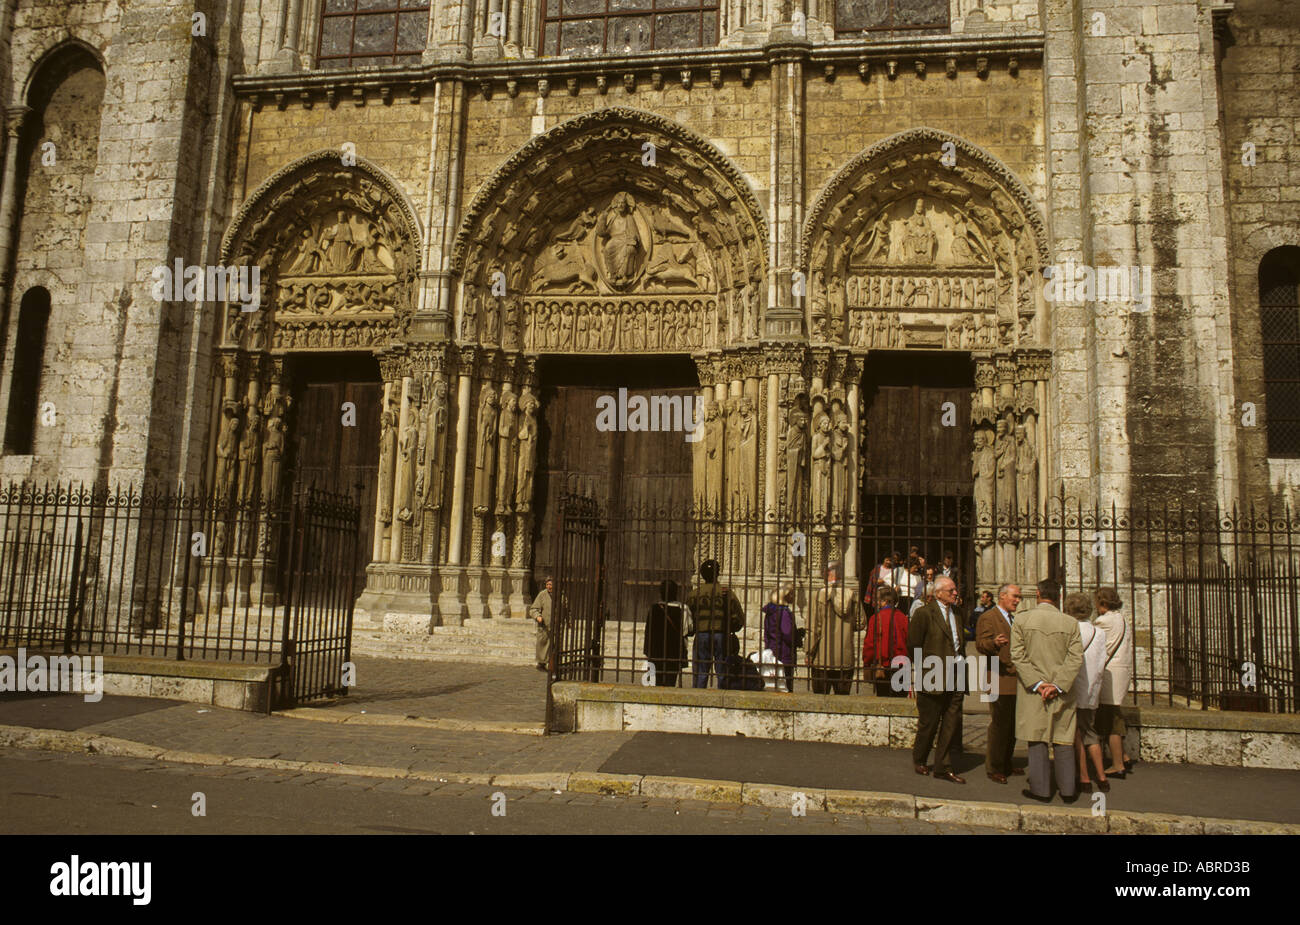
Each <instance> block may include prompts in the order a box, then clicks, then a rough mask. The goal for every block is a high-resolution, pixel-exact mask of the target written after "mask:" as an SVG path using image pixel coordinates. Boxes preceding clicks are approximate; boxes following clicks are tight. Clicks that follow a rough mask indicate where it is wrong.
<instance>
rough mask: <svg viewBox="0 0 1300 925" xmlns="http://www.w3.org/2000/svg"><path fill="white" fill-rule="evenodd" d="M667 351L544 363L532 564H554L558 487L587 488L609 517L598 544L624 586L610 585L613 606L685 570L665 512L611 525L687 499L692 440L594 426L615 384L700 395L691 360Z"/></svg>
mask: <svg viewBox="0 0 1300 925" xmlns="http://www.w3.org/2000/svg"><path fill="white" fill-rule="evenodd" d="M683 359H684V358H683ZM674 360H675V358H665V361H664V362H663V363H662V364H656V363H654V362H649V363H647V362H645V361H641V362H640V363H638V362H637V361H631V362H627V361H626V358H624V360H621V361H620V365H618V366H610V365H606V364H600V363H593V364H587V365H586V366H577V367H575V365H574V364H572V363H567V362H566V367H565V368H564V369H561V370H554V369H553V370H551V371H550V372H551V376H550V377H548V375H547V370H546V367H545V366H544V367H543V376H542V388H541V399H542V413H541V427H540V432H539V443H538V458H539V461H540V466H539V472H538V477H537V479H536V486H537V488H536V491H537V496H536V498H535V499H534V502H533V510H534V511H535V512H536V514H537V516H536V517H535V519H534V540H535V545H534V555H533V574H534V576H535V577H536V578H538V579H539V580H540V579H541V578H542V577H543V576H544V575H547V574H550V573H552V572H553V570H554V569H555V566H556V564H557V563H556V529H557V518H558V517H559V512H560V503H561V499H562V498H563V497H564V495H565V494H578V495H583V496H586V497H590V498H593V499H594V500H595V501H596V503H597V504H598V505H599V506H600V509H601V510H602V511H603V512H605V513H606V515H607V517H608V518H609V522H610V523H611V525H613V526H615V527H616V529H614V530H611V531H610V541H609V542H608V543H607V544H606V547H605V567H606V570H607V572H609V573H610V574H617V575H618V576H620V577H619V579H618V581H619V583H620V586H621V585H627V588H621V587H620V588H618V589H610V602H611V606H613V601H615V600H617V599H619V598H620V597H624V596H626V595H627V594H628V593H631V592H634V589H641V590H640V591H635V593H632V596H633V597H635V598H638V599H639V598H640V597H641V596H643V594H648V593H650V592H649V589H651V588H657V587H658V583H659V581H661V580H662V579H664V578H676V579H678V580H681V575H680V574H679V573H681V572H683V571H684V572H685V573H686V574H689V571H690V554H691V547H690V542H689V541H688V539H687V538H684V537H681V536H670V535H669V530H668V527H669V522H668V520H667V519H663V520H662V521H661V523H662V526H661V527H652V526H651V523H652V521H659V518H657V517H656V518H647V519H646V520H645V521H644V522H643V523H644V525H645V526H646V529H645V530H638V531H632V530H628V529H626V528H617V527H618V523H619V521H620V519H622V518H625V517H626V515H628V514H631V513H634V512H637V511H646V510H650V511H656V512H657V511H660V510H662V511H665V512H673V513H676V514H678V515H679V516H680V515H681V514H682V512H684V511H685V510H687V509H688V508H689V506H690V504H691V500H692V497H691V493H692V487H693V483H692V478H693V475H692V473H693V455H692V453H693V449H694V446H695V444H694V443H691V442H689V441H687V440H686V436H687V435H686V433H685V432H683V431H679V430H678V431H674V430H661V431H648V432H647V431H629V430H601V429H598V428H597V424H596V422H597V415H598V407H599V406H598V402H599V401H600V399H601V398H602V397H603V396H611V397H612V398H613V400H614V401H615V402H617V400H618V390H619V388H620V387H623V388H626V389H627V390H628V397H629V398H630V397H631V396H633V395H643V396H647V397H649V396H651V395H654V396H661V397H668V398H670V399H678V400H683V399H690V401H692V402H694V401H695V400H696V397H697V396H698V395H699V388H698V386H696V385H694V384H692V381H693V380H694V378H695V374H694V368H693V366H692V365H691V364H690V363H689V361H685V362H674ZM557 373H558V375H557ZM548 378H550V379H551V381H550V382H548ZM556 379H559V381H558V382H557V381H555V380H556ZM584 379H585V380H586V381H583V380H584ZM566 380H567V381H566ZM575 380H577V381H575ZM633 535H635V536H637V537H638V540H637V542H636V543H629V542H624V541H623V540H624V539H625V538H626V537H628V536H633ZM615 569H617V571H615ZM655 599H657V597H656V598H655ZM633 609H634V608H633Z"/></svg>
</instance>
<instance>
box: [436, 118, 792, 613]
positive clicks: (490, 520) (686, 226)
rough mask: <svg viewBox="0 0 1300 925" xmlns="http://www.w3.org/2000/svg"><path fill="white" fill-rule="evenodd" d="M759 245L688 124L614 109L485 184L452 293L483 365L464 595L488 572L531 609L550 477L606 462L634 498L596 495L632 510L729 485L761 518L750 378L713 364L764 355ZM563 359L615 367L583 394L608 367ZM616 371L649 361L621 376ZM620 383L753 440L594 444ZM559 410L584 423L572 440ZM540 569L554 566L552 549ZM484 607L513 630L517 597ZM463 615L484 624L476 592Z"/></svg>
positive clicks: (742, 196) (565, 131)
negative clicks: (527, 594)
mask: <svg viewBox="0 0 1300 925" xmlns="http://www.w3.org/2000/svg"><path fill="white" fill-rule="evenodd" d="M766 240H767V224H766V221H765V219H764V217H763V215H762V212H761V210H760V208H759V205H758V202H757V200H756V199H755V197H754V194H753V192H752V191H751V189H750V186H749V184H748V183H747V182H746V180H745V178H744V177H743V176H742V175H741V173H740V172H739V171H738V170H737V169H736V167H735V166H734V165H733V164H732V163H731V162H730V161H729V160H728V159H727V158H726V157H725V156H724V155H723V154H722V153H721V152H719V151H718V150H717V149H716V148H715V147H714V146H713V145H711V144H709V143H708V142H707V141H706V140H704V139H702V138H700V137H698V136H696V135H694V134H693V133H691V132H689V131H687V130H686V129H684V128H683V127H681V126H680V125H677V124H676V123H673V122H671V121H670V120H667V119H664V118H662V117H660V116H656V115H653V114H650V113H645V112H639V111H637V110H632V109H627V108H622V107H611V108H609V109H604V110H601V111H599V112H594V113H589V114H586V115H583V116H580V117H578V118H575V119H573V120H571V121H569V122H565V123H563V124H561V125H559V126H557V127H556V128H554V129H553V130H551V131H550V132H547V133H546V134H544V135H541V136H539V137H538V138H536V139H534V140H533V141H531V142H529V143H528V144H527V145H525V146H524V147H523V148H521V149H520V150H519V151H518V152H516V153H515V154H514V155H513V156H512V157H511V158H509V159H508V160H507V161H506V162H505V163H504V164H502V165H501V167H500V168H499V169H498V170H497V171H495V172H494V173H493V174H492V176H491V177H489V178H488V179H487V181H486V182H485V183H484V184H483V185H482V187H481V188H480V189H479V191H478V193H477V194H476V195H475V197H474V199H473V200H472V202H471V204H470V206H469V208H468V209H467V211H466V214H465V218H464V221H463V223H462V226H461V229H460V232H459V234H458V235H457V238H456V241H455V244H454V246H453V249H452V254H451V267H452V272H453V273H454V274H455V275H456V276H457V277H458V278H459V289H458V302H457V305H458V310H457V312H456V316H455V319H454V320H455V325H454V330H455V333H456V338H457V340H458V341H459V343H460V344H461V347H462V358H465V357H471V356H472V358H473V359H472V363H471V365H469V366H466V365H465V364H464V363H462V372H463V373H466V374H467V379H468V381H467V382H466V383H465V385H464V386H463V388H465V390H466V392H465V398H466V405H467V408H468V409H469V410H470V413H471V415H472V417H473V420H472V422H471V421H467V422H466V427H465V433H464V439H465V442H464V450H463V455H464V462H463V465H464V467H465V472H464V491H463V492H462V493H461V494H462V496H463V497H464V498H465V501H464V502H463V510H462V511H461V512H460V515H459V516H460V517H461V518H463V522H462V529H463V530H464V532H465V533H466V534H467V535H468V537H469V540H468V543H467V544H466V545H467V547H468V548H467V549H465V550H464V555H463V556H462V558H463V560H464V561H463V563H462V562H461V561H458V560H457V558H456V554H457V553H458V552H459V550H458V549H457V548H456V544H455V543H453V544H452V550H451V553H452V555H451V557H450V559H451V562H452V563H453V564H457V565H461V564H463V565H464V566H466V567H468V568H469V570H470V573H471V577H470V579H469V580H470V584H471V591H472V590H473V584H474V581H475V579H474V577H473V575H474V572H475V570H474V567H475V566H485V567H486V568H487V570H488V571H487V573H486V575H487V578H488V581H489V582H492V571H491V570H492V569H493V568H494V567H500V566H505V567H506V569H507V574H511V573H513V574H511V577H512V586H513V587H514V588H515V592H514V594H513V595H512V596H511V599H510V601H509V605H508V606H509V610H511V611H514V610H516V609H519V607H520V606H521V604H522V601H523V600H524V597H523V590H522V585H521V584H519V582H523V581H526V579H527V578H528V577H529V575H530V573H531V571H532V569H533V567H534V566H535V565H537V566H541V565H545V564H547V563H545V562H541V561H539V560H538V559H537V558H535V553H534V550H535V549H536V547H537V546H538V543H539V542H540V540H539V538H538V536H537V527H536V525H537V524H538V523H544V524H551V523H553V518H552V517H550V516H549V513H550V512H549V507H550V506H553V505H554V503H556V502H557V501H558V492H557V491H556V490H554V486H551V485H549V481H550V480H549V474H550V473H549V472H543V471H541V470H542V469H543V468H546V469H554V470H556V471H563V472H565V473H566V474H567V475H568V476H570V477H572V476H575V475H576V476H577V478H578V481H579V482H582V481H583V479H584V475H585V470H584V469H583V466H584V465H592V464H594V463H592V462H591V460H595V459H600V460H601V461H602V462H601V464H602V465H607V464H609V465H612V467H613V468H615V469H616V470H618V472H619V475H618V476H617V478H616V480H622V481H619V485H623V484H624V483H626V484H627V485H628V486H631V485H636V486H638V488H637V490H636V491H635V492H633V491H628V492H623V491H622V490H621V489H619V488H618V487H617V486H615V487H610V486H612V485H613V483H610V482H608V480H606V481H604V482H602V481H601V480H600V479H587V480H586V481H587V482H588V483H590V482H597V483H600V484H604V485H605V486H606V488H610V492H612V497H616V498H619V499H620V500H622V501H626V500H627V499H628V498H630V497H631V496H633V495H635V496H636V497H638V498H642V499H644V498H653V497H656V496H657V494H658V492H657V490H656V489H655V487H654V485H652V484H651V483H653V482H654V481H655V480H656V479H658V480H661V481H662V483H663V484H662V486H661V487H662V488H663V492H662V496H663V498H665V499H669V498H672V499H674V500H677V501H685V502H686V503H687V504H689V503H690V502H691V501H693V500H699V499H700V497H701V492H702V491H703V485H704V484H705V483H708V484H709V485H711V486H713V493H714V495H715V496H716V497H721V496H722V491H721V489H722V487H723V484H724V481H725V483H726V488H727V490H728V492H729V493H731V494H732V495H734V496H735V497H737V498H743V499H744V501H745V503H746V504H749V505H753V504H755V503H757V500H758V497H757V491H758V485H759V480H758V472H759V466H760V460H759V453H758V450H757V447H758V440H757V436H758V435H757V430H756V427H755V423H756V416H757V412H758V409H759V408H760V407H761V406H760V403H759V393H758V375H757V370H756V369H755V370H754V371H753V372H754V377H753V379H752V381H750V382H749V383H743V382H741V381H737V382H736V383H735V384H734V386H733V383H732V381H731V379H733V378H735V379H739V377H737V376H734V375H730V374H731V373H734V369H732V368H730V367H729V368H728V374H729V375H728V378H727V379H725V380H723V379H720V378H719V377H720V376H721V375H722V364H721V363H720V362H716V360H717V358H719V357H721V356H722V355H723V354H724V353H728V352H734V351H738V350H745V349H747V348H751V347H755V346H756V345H757V343H758V340H759V332H760V330H761V327H762V314H763V310H764V304H763V303H764V294H765V292H766V280H767V272H768V268H767V266H766V262H765V242H766ZM562 356H570V357H573V358H574V359H575V360H576V359H577V358H579V357H586V358H590V359H591V360H593V361H594V360H595V359H596V358H601V357H603V358H606V359H605V360H604V365H603V366H601V367H600V370H601V371H600V372H599V373H597V372H592V373H591V377H589V378H590V381H588V380H587V379H584V378H582V371H583V370H597V367H596V366H593V365H592V363H591V362H574V363H560V362H556V361H555V360H552V359H547V360H546V362H539V361H541V360H543V359H544V358H552V357H562ZM609 357H638V358H640V359H638V361H637V362H636V363H631V364H625V366H624V367H622V370H623V372H620V371H619V370H620V367H619V366H618V364H616V363H615V364H612V365H611V364H610V363H609V361H608V358H609ZM557 370H563V371H564V373H563V375H560V374H558V373H557V372H556V371H557ZM657 370H659V371H662V375H659V376H658V377H657V378H656V371H657ZM624 374H625V375H626V376H627V377H629V378H627V383H626V384H627V385H628V386H631V387H632V388H633V389H634V390H635V389H639V390H641V391H643V392H651V393H656V394H658V393H664V394H665V395H670V396H673V397H676V399H677V401H679V402H681V401H683V399H685V400H686V401H685V402H684V403H685V404H686V405H688V406H689V405H692V404H695V405H697V406H698V405H702V406H703V407H699V412H698V416H699V420H701V421H703V420H704V419H705V417H706V416H708V418H709V420H710V422H714V421H719V420H723V421H725V420H727V419H728V418H730V419H731V421H730V425H729V426H730V429H732V430H736V431H737V432H738V431H739V429H740V428H741V425H742V422H748V430H747V431H746V433H747V434H749V438H748V439H746V440H739V439H738V440H735V441H730V442H728V441H725V440H724V439H723V437H722V435H723V433H724V432H725V431H724V430H723V429H720V428H719V427H718V426H716V424H712V423H711V425H710V427H709V429H708V430H709V433H710V434H712V435H713V436H712V437H711V438H710V439H709V440H702V441H699V442H698V443H696V442H690V443H685V442H684V441H683V434H681V433H677V434H670V433H662V434H659V433H656V434H647V435H644V436H643V437H638V438H637V439H631V436H632V435H629V439H627V440H622V439H621V438H620V439H617V440H613V442H612V443H611V446H614V447H615V449H614V450H609V451H608V452H606V450H608V448H605V447H604V443H602V442H601V441H604V440H607V438H609V437H610V435H608V434H604V433H599V432H597V427H596V409H595V407H594V401H593V399H594V398H596V397H598V395H597V392H599V391H601V390H607V391H610V393H611V394H616V393H617V391H618V387H619V385H620V383H621V382H622V379H621V378H620V376H623V375H624ZM634 380H635V381H634ZM691 399H695V402H692V401H691ZM588 405H592V407H591V408H590V409H589V410H584V409H587V406H588ZM560 407H564V408H568V409H572V410H570V411H565V412H564V415H565V416H566V417H565V421H564V422H562V423H561V422H560V421H559V420H558V419H557V414H558V413H559V412H558V410H557V409H559V408H560ZM700 426H701V427H703V424H701V425H700ZM588 431H589V432H590V433H587V432H588ZM583 434H586V436H585V437H584V436H582V435H583ZM647 438H650V439H647ZM670 440H672V441H675V442H676V445H675V446H674V447H672V448H669V447H667V441H670ZM655 441H659V442H663V443H664V444H665V445H664V446H663V447H659V446H657V445H654V446H652V445H651V444H654V443H655ZM557 447H559V448H561V450H560V451H557ZM564 447H568V448H569V450H568V451H567V452H568V454H569V456H572V457H574V458H569V456H565V455H564V452H563V451H562V448H564ZM617 447H624V448H625V449H623V450H618V449H617ZM539 448H540V452H539ZM557 452H560V455H559V456H557V455H556V453H557ZM520 453H524V454H530V455H531V458H526V456H521V455H519V454H520ZM611 454H613V455H615V456H618V459H617V460H614V461H613V463H611V462H610V461H611V459H612V456H611ZM584 455H585V456H589V457H590V459H584V458H582V457H583V456H584ZM511 467H514V469H513V471H511ZM534 469H537V470H538V471H537V473H536V477H535V476H534V471H533V470H534ZM683 484H684V485H686V486H689V487H688V489H687V491H686V494H685V497H684V498H682V497H681V493H682V491H681V486H682V485H683ZM525 488H526V489H527V490H525ZM539 505H545V506H547V507H548V510H541V509H538V506H539ZM493 537H497V538H498V542H497V543H496V544H495V545H494V544H493V542H492V539H493ZM501 537H504V538H506V543H505V544H504V545H505V546H506V551H505V552H504V554H503V550H502V544H501V543H500V538H501ZM541 545H542V546H545V543H544V542H542V543H541ZM537 555H538V556H540V557H541V559H545V558H546V554H545V550H544V549H543V551H542V552H541V553H538V554H537ZM480 574H483V573H480ZM486 597H487V600H486V603H485V608H486V610H487V611H488V612H489V613H491V615H504V612H505V609H506V607H507V602H506V601H505V600H504V598H494V596H493V595H492V594H488V595H487V596H486ZM469 606H470V614H471V615H473V616H476V615H479V614H475V613H474V604H473V595H472V593H471V595H470V605H469Z"/></svg>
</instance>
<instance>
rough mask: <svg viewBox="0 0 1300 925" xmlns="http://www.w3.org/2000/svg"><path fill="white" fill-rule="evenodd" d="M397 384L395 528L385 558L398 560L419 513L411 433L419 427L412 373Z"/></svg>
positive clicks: (394, 472) (395, 382)
mask: <svg viewBox="0 0 1300 925" xmlns="http://www.w3.org/2000/svg"><path fill="white" fill-rule="evenodd" d="M393 388H394V389H395V390H397V391H399V393H400V395H401V398H400V400H399V401H398V409H399V410H398V415H397V452H396V453H395V454H394V455H395V459H394V462H393V520H392V525H393V528H392V532H391V533H390V535H389V539H388V549H387V552H388V555H387V556H386V557H385V561H387V562H393V563H398V562H401V561H403V555H402V551H403V547H404V546H405V543H404V542H403V540H404V537H403V533H404V531H406V530H409V529H411V528H412V526H413V524H414V517H415V512H414V510H413V509H412V506H413V503H414V502H413V498H412V496H413V494H414V489H415V451H416V447H415V446H413V445H412V443H411V436H412V434H413V433H414V429H415V421H414V416H415V414H416V407H415V403H414V401H413V400H412V394H411V377H410V376H403V377H402V378H401V379H398V380H394V382H393Z"/></svg>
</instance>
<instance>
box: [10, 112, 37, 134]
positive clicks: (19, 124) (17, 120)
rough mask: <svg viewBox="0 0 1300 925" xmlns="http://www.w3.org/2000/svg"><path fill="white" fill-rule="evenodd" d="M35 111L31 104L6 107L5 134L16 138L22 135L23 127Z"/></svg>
mask: <svg viewBox="0 0 1300 925" xmlns="http://www.w3.org/2000/svg"><path fill="white" fill-rule="evenodd" d="M34 111H35V110H33V109H32V108H31V107H30V106H8V107H6V108H5V134H7V135H8V136H9V137H10V138H13V139H15V140H16V139H17V138H19V137H20V136H21V135H22V131H23V128H24V127H25V126H26V125H27V120H28V119H30V118H31V116H32V113H33V112H34Z"/></svg>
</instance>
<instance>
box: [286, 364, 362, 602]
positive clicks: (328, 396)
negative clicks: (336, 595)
mask: <svg viewBox="0 0 1300 925" xmlns="http://www.w3.org/2000/svg"><path fill="white" fill-rule="evenodd" d="M315 372H316V371H315V370H305V371H304V374H303V375H302V377H301V378H300V380H299V382H298V383H297V387H296V389H295V396H294V397H295V401H294V415H293V433H292V437H291V439H290V441H289V445H290V452H291V469H290V470H289V479H290V484H291V486H292V488H293V489H294V490H295V491H298V490H301V489H305V488H310V487H312V486H315V487H316V488H318V489H323V490H325V491H332V492H338V493H340V494H346V495H350V496H352V497H358V496H359V497H360V502H361V521H360V534H359V536H358V539H357V549H358V551H359V554H358V562H357V585H356V587H357V589H358V591H359V590H360V589H362V588H364V587H365V568H366V565H367V564H368V563H369V561H370V549H371V537H372V535H373V532H374V519H375V500H376V497H377V492H378V481H379V478H378V476H379V412H380V402H381V399H382V395H383V385H382V383H380V382H377V381H367V380H366V379H365V378H362V377H364V376H365V375H366V374H367V373H368V370H367V369H365V368H364V365H363V366H362V368H360V369H355V368H351V367H350V365H347V364H344V365H342V366H341V368H339V369H338V374H340V375H343V376H346V377H347V378H342V379H334V380H326V381H321V380H320V379H319V378H318V377H317V376H316V375H315ZM376 372H377V371H376ZM346 402H351V403H352V404H353V405H354V406H355V407H356V424H355V426H344V424H343V415H344V411H343V407H344V403H346Z"/></svg>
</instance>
